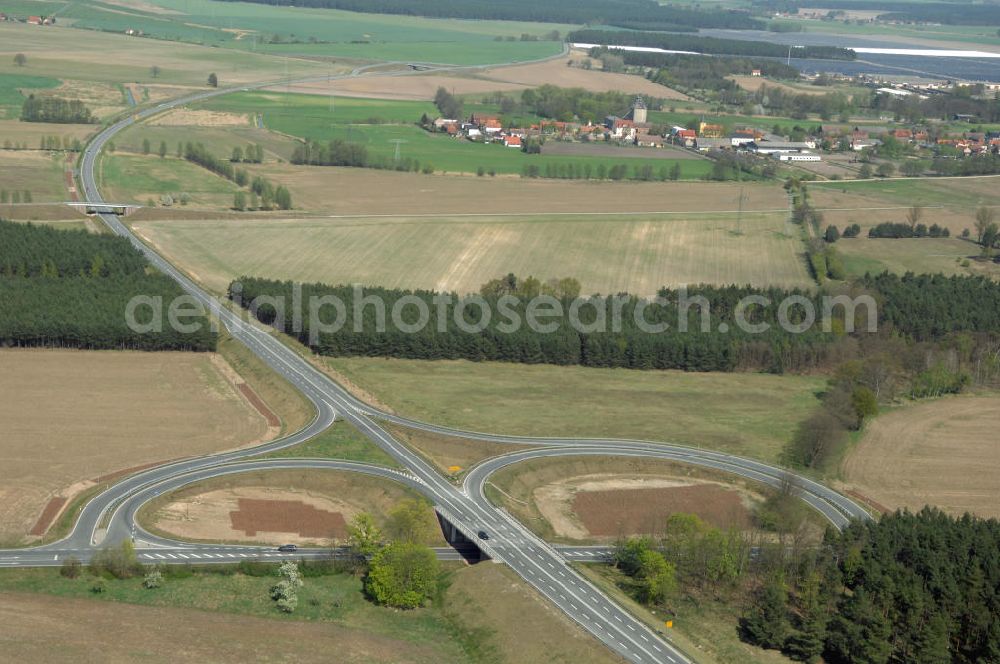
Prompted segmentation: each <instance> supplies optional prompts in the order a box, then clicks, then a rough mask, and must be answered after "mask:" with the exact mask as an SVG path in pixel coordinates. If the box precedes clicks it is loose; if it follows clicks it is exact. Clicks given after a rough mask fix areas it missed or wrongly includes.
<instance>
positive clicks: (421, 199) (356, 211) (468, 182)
mask: <svg viewBox="0 0 1000 664" xmlns="http://www.w3.org/2000/svg"><path fill="white" fill-rule="evenodd" d="M649 151H653V152H655V150H644V151H643V152H649ZM250 170H251V171H254V172H255V174H258V172H259V174H260V175H264V176H266V177H268V178H269V179H271V180H273V181H274V182H275V183H281V184H284V185H285V186H287V187H288V188H289V189H290V190H291V192H292V194H293V195H294V196H295V202H296V205H297V206H302V208H304V209H306V210H313V211H316V212H321V213H324V214H332V215H400V216H410V215H415V214H427V215H442V214H469V215H489V214H533V215H541V214H545V213H560V214H572V213H577V214H581V215H582V214H598V213H599V214H607V215H614V214H622V213H641V212H670V213H675V214H676V213H682V212H697V213H710V212H720V211H721V212H736V210H737V207H738V202H739V195H740V190H741V189H742V190H743V191H744V193H745V195H746V200H745V201H744V207H743V209H744V210H746V211H779V212H784V211H785V210H787V208H788V199H787V197H786V196H785V192H784V191H783V190H782V188H781V187H780V186H778V185H775V184H763V183H755V184H744V185H739V184H734V183H718V182H711V183H709V182H655V183H653V182H597V181H593V182H586V181H572V180H568V181H567V180H547V179H523V178H521V177H518V176H512V177H496V178H479V177H461V178H460V177H457V176H438V175H419V174H415V173H396V172H392V171H373V170H370V169H362V168H334V167H309V166H291V165H286V164H277V165H268V166H267V168H266V169H263V170H258V169H257V168H256V167H253V166H251V167H250Z"/></svg>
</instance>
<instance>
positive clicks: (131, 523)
mask: <svg viewBox="0 0 1000 664" xmlns="http://www.w3.org/2000/svg"><path fill="white" fill-rule="evenodd" d="M383 66H384V65H383ZM435 68H438V69H460V68H458V67H436V66H435ZM368 69H370V67H362V68H358V69H356V70H354V71H352V72H350V73H349V74H345V75H341V76H329V77H313V78H310V79H302V80H331V81H333V80H339V79H344V78H350V77H355V76H360V75H362V74H364V73H365V71H366V70H368ZM423 71H426V70H423ZM411 73H414V72H412V71H406V70H394V71H382V72H370V73H369V74H368V75H388V76H397V75H408V74H411ZM282 82H284V81H282ZM273 85H275V82H274V81H271V82H266V83H259V84H254V85H249V86H241V87H238V88H231V89H218V90H211V91H207V92H202V93H198V94H194V95H189V96H186V97H182V98H179V99H176V100H172V101H168V102H164V103H161V104H159V105H156V106H153V107H150V108H147V109H145V110H142V111H139V112H137V113H136V114H135V115H131V116H129V117H127V118H125V119H122V120H120V121H118V122H116V123H114V124H112V125H110V126H108V127H107V128H105V129H104V130H103V131H101V132H100V133H99V134H98V135H97V136H96V137H95V138H94V139H93V140H92V141H91V143H90V144H89V145H88V146H87V148H86V150H85V152H84V155H83V159H82V162H81V168H80V182H81V185H82V191H83V194H84V197H85V199H86V200H87V201H91V202H101V201H103V199H102V198H101V194H100V192H99V191H98V187H97V184H96V179H95V170H96V169H95V167H96V161H97V158H98V155H99V153H100V152H101V150H102V149H103V148H104V146H105V145H106V144H107V143H108V141H109V140H110V139H111V138H112V137H113V136H115V135H116V134H118V133H119V132H120V131H122V130H123V129H125V128H127V127H129V126H131V125H132V124H133V123H135V122H139V121H142V120H144V119H147V118H149V117H150V116H153V115H156V114H159V113H162V112H164V111H167V110H170V109H172V108H176V107H179V106H184V105H186V104H189V103H191V102H194V101H199V100H202V99H207V98H210V97H214V96H218V95H223V94H227V93H230V92H234V91H237V90H247V89H259V88H265V87H269V86H273ZM100 217H101V218H102V220H103V221H104V222H105V223H106V224H107V225H108V226H109V227H110V228H111V229H112V231H114V232H115V233H117V234H118V235H121V236H123V237H126V238H128V239H129V240H130V241H131V242H132V243H133V245H135V246H136V247H137V248H138V249H139V250H140V251H141V252H142V253H143V254H144V255H145V256H146V257H147V258H148V259H149V261H150V262H151V263H152V264H153V265H154V266H155V267H156V268H157V269H159V270H161V271H162V272H164V273H165V274H167V275H169V276H171V277H172V278H173V279H175V280H176V281H177V282H178V283H179V284H180V286H181V287H182V288H183V290H184V291H185V292H186V293H188V294H189V295H190V296H191V297H193V298H194V299H195V300H197V302H198V303H200V304H201V305H202V306H203V307H204V308H205V309H206V310H207V311H209V312H211V313H212V315H213V316H215V317H216V318H217V319H218V320H219V321H221V324H222V325H224V326H225V327H226V329H227V330H228V331H229V333H230V334H231V335H232V336H233V337H234V338H236V339H238V340H239V341H240V342H242V343H244V344H245V345H246V346H247V347H248V348H249V349H250V350H251V351H252V352H253V353H255V354H256V355H257V356H258V357H259V358H260V359H261V360H263V361H264V362H265V363H267V364H268V365H269V366H270V367H271V369H273V370H274V371H275V372H277V373H278V374H279V375H281V376H282V377H284V378H285V379H287V380H288V381H289V382H290V383H291V384H293V385H294V386H295V387H296V388H297V389H298V390H300V391H301V392H302V393H303V394H304V395H305V396H306V398H308V399H309V400H310V401H311V402H312V403H313V405H314V406H315V409H316V417H315V419H314V420H313V421H312V422H311V423H310V424H309V425H308V426H306V427H305V428H303V429H302V430H300V431H298V432H295V433H293V434H291V435H289V436H286V437H284V438H281V439H279V440H276V441H272V442H270V443H267V444H264V445H261V446H258V447H254V448H250V449H244V450H239V451H234V452H228V453H224V454H217V455H211V456H205V457H200V458H195V459H186V460H182V461H177V462H173V463H169V464H165V465H163V466H159V467H156V468H153V469H150V470H146V471H143V472H139V473H137V474H135V475H132V476H130V477H127V478H125V479H123V480H122V481H121V482H118V483H117V484H115V485H114V486H112V487H110V488H108V489H106V490H105V491H103V492H102V493H100V494H99V495H97V496H95V497H94V498H93V499H91V500H90V501H89V502H88V503H87V504H86V505H84V507H83V508H82V511H81V513H80V515H79V517H78V519H77V521H76V523H75V525H74V527H73V529H72V531H71V532H70V533H69V535H67V537H65V538H64V539H62V540H60V541H58V542H55V543H52V544H49V545H45V546H39V547H34V548H25V549H12V550H0V567H11V566H44V565H58V564H60V560H61V559H63V558H65V557H66V556H69V555H73V556H75V557H77V558H80V559H82V560H87V559H89V557H90V556H91V555H93V553H94V552H95V551H96V550H97V549H98V548H99V547H100V546H102V545H106V544H109V543H116V542H119V541H121V540H123V539H126V538H129V537H131V538H133V539H134V540H135V542H136V549H137V553H138V556H139V559H140V560H141V561H142V562H148V563H153V562H157V563H165V564H171V563H194V562H197V563H207V562H212V563H225V562H229V563H232V562H238V561H239V560H243V559H255V560H259V559H264V560H270V559H275V560H277V559H280V558H282V557H295V558H300V557H319V556H329V555H331V552H330V551H329V550H326V551H324V552H315V551H299V552H297V553H295V554H280V553H278V552H276V551H275V550H274V549H265V548H263V547H250V546H219V545H208V544H191V543H182V542H174V541H170V540H165V539H163V538H161V537H157V536H155V535H153V534H151V533H149V532H147V531H145V530H144V529H143V528H142V527H141V526H140V525H139V524H137V523H136V519H135V516H136V513H137V511H138V510H139V509H140V508H141V507H142V505H143V504H145V503H147V502H148V501H149V500H152V499H153V498H154V497H156V496H158V495H160V494H162V493H164V492H169V491H173V490H175V489H177V488H180V487H182V486H185V485H187V484H190V483H193V482H197V481H201V480H204V479H208V478H212V477H218V476H221V475H225V474H230V473H242V472H249V471H257V470H265V469H280V468H286V469H287V468H295V469H304V468H311V469H334V470H346V471H352V472H361V473H368V474H371V475H377V476H380V477H384V478H387V479H391V480H394V481H398V482H400V483H402V484H405V485H407V486H410V487H412V488H414V489H416V490H418V491H420V492H422V493H423V494H424V495H426V496H427V497H428V498H429V499H430V500H431V501H432V502H433V503H434V505H435V506H436V508H437V509H438V512H439V514H442V515H444V516H446V518H447V519H448V520H449V521H450V522H451V523H452V524H454V525H455V526H456V527H457V528H458V529H459V530H460V531H461V532H463V533H464V534H465V535H466V536H468V537H469V538H470V539H472V540H475V539H476V533H477V532H478V531H480V530H485V531H487V532H488V533H489V534H490V539H489V540H488V541H486V542H478V544H479V546H480V547H481V548H482V549H483V550H484V553H485V554H487V555H488V556H489V557H490V558H492V559H493V560H495V561H497V562H500V563H504V564H507V565H509V566H510V567H511V568H512V569H513V570H514V571H515V572H516V573H517V574H518V575H519V576H520V577H521V578H523V579H524V580H525V581H526V582H527V583H529V584H530V585H531V586H533V587H534V588H535V589H536V590H537V591H538V592H540V593H541V594H542V595H544V596H545V597H546V598H547V599H548V600H549V601H551V602H552V603H553V604H554V605H555V606H557V607H558V608H559V609H561V610H562V611H563V612H565V613H566V615H568V616H569V617H570V618H572V619H573V620H574V621H576V622H577V623H578V624H579V625H580V626H581V627H582V628H583V629H585V630H586V631H588V632H589V633H590V634H592V635H593V636H595V637H596V638H597V639H599V640H600V641H601V642H603V643H604V644H605V645H606V646H607V647H609V648H610V649H611V650H613V651H614V652H616V653H618V654H619V655H621V656H622V657H623V658H624V659H625V660H627V661H630V662H644V663H645V662H650V663H652V662H675V663H680V662H690V661H692V660H691V658H690V657H689V656H688V655H686V654H684V653H682V652H681V651H680V650H678V649H677V648H676V647H675V646H673V645H671V644H670V643H669V642H668V641H667V640H665V639H664V638H663V636H661V634H659V633H658V632H657V631H655V630H653V629H651V628H650V627H649V626H648V625H647V624H646V623H644V622H642V621H640V620H638V619H637V618H635V617H634V616H632V614H630V613H629V612H627V611H626V610H624V609H623V608H622V607H621V606H619V605H618V604H617V603H616V602H614V601H613V600H611V599H610V598H608V597H607V596H606V595H605V594H604V593H602V592H601V591H600V590H598V589H597V588H596V587H595V586H594V585H593V584H591V583H590V582H589V581H587V580H586V579H585V578H584V577H582V576H581V575H580V574H579V573H577V572H576V571H575V570H574V569H573V568H572V567H571V566H570V564H569V563H570V561H573V560H579V561H582V560H599V559H603V558H604V557H605V556H606V554H607V552H606V550H605V549H602V548H600V547H597V548H589V547H562V548H556V547H553V546H550V545H549V544H547V543H546V542H544V541H542V540H541V539H540V538H539V537H537V536H536V535H534V534H533V533H531V532H530V531H529V530H528V529H527V528H525V527H524V526H523V525H522V524H521V523H519V522H518V521H517V520H516V519H514V518H513V517H512V516H510V515H509V514H508V513H507V512H506V511H504V510H503V509H500V508H497V507H496V506H494V505H493V504H491V503H490V501H489V500H487V499H486V497H485V495H484V487H485V484H486V482H487V481H488V480H489V477H490V476H491V475H492V473H494V472H496V471H497V470H499V469H501V468H504V467H507V466H509V465H511V464H514V463H518V462H521V461H525V460H528V459H537V458H542V457H556V456H571V455H572V456H579V455H614V456H632V457H644V458H661V459H669V460H674V461H680V462H684V463H691V464H694V465H699V466H704V467H709V468H714V469H718V470H722V471H725V472H730V473H733V474H735V475H739V476H742V477H745V478H748V479H751V480H755V481H760V482H763V483H765V484H769V485H771V486H780V485H781V484H782V483H783V482H784V481H786V478H787V477H788V475H787V473H786V472H785V471H783V470H782V469H779V468H776V467H773V466H768V465H767V464H763V463H760V462H757V461H752V460H748V459H742V458H739V457H735V456H731V455H727V454H721V453H717V452H711V451H706V450H700V449H696V448H691V447H684V446H676V445H667V444H662V443H653V442H644V441H621V440H610V439H599V440H597V439H594V440H591V439H587V440H580V439H570V438H526V437H513V436H503V435H496V434H486V433H475V432H465V431H457V430H453V429H449V428H446V427H439V426H435V425H433V424H427V423H423V422H417V421H413V420H410V419H408V418H405V417H400V416H398V415H395V414H391V413H386V412H383V411H381V410H379V409H377V408H374V407H372V406H371V405H369V404H367V403H365V402H363V401H361V400H359V399H358V398H356V397H355V396H354V395H352V394H351V393H349V392H348V391H347V390H345V389H344V388H343V387H342V386H340V385H339V384H338V383H336V382H334V381H333V380H332V379H331V378H330V377H329V376H327V375H326V374H324V373H322V372H321V371H319V370H318V369H316V368H315V367H314V366H313V365H312V364H311V363H310V362H309V361H308V360H307V359H305V358H304V357H302V356H300V355H299V354H298V353H297V352H295V351H294V350H292V349H291V348H289V347H288V346H286V345H285V344H284V343H283V342H282V341H281V340H280V339H279V338H278V337H277V336H275V335H274V334H273V333H272V332H271V331H270V330H267V329H264V328H263V327H262V326H260V325H259V324H258V323H257V322H256V321H253V320H249V319H248V318H246V316H245V313H244V312H235V311H233V310H232V309H230V308H229V307H228V306H226V305H225V304H224V303H220V302H219V301H218V300H217V299H216V298H215V297H214V296H213V295H211V294H210V293H208V292H207V291H205V290H204V289H203V288H201V287H200V286H199V285H198V284H196V283H195V282H194V281H192V280H191V279H189V278H188V277H187V275H185V274H184V273H183V272H182V271H180V270H179V269H178V268H176V267H174V266H173V265H172V264H170V263H169V262H168V261H166V260H165V259H164V258H163V257H162V256H160V255H159V254H157V253H156V252H155V251H153V250H152V249H151V248H149V247H148V246H146V245H145V244H143V243H142V242H141V241H140V240H139V239H138V238H137V237H136V236H135V235H134V234H133V233H132V232H131V230H130V229H129V228H128V227H127V226H125V225H124V224H123V223H122V222H121V220H120V219H119V218H118V217H117V216H115V215H112V214H101V215H100ZM337 417H340V418H342V419H344V420H346V421H347V422H348V423H350V424H351V425H352V426H354V427H356V428H357V429H358V430H359V431H360V432H361V433H363V434H364V435H365V436H366V437H368V438H369V439H370V440H371V441H372V442H373V443H375V444H376V445H378V446H379V447H380V448H382V449H383V450H384V451H385V452H387V453H388V454H389V455H390V456H391V457H392V458H393V459H395V460H396V461H397V462H398V463H399V464H400V466H401V467H402V468H403V469H404V470H394V469H389V468H383V467H379V466H373V465H368V464H361V463H354V462H348V461H336V460H330V459H259V458H253V457H259V456H260V455H262V454H267V453H269V452H273V451H275V450H279V449H283V448H287V447H291V446H294V445H297V444H299V443H301V442H303V441H305V440H307V439H309V438H311V437H313V436H315V435H316V434H318V433H320V432H321V431H323V430H324V429H326V428H327V427H328V426H330V425H331V424H332V423H333V422H334V420H335V419H336V418H337ZM383 421H387V422H392V423H395V424H400V425H405V426H408V427H412V428H416V429H421V430H424V431H430V432H434V433H440V434H445V435H451V436H459V437H463V438H467V439H471V440H484V441H490V442H496V443H510V444H517V445H520V446H523V445H529V446H532V447H533V449H529V450H519V451H516V452H514V453H511V454H506V455H502V456H499V457H495V458H493V459H489V460H487V461H485V462H483V463H481V464H479V465H477V466H475V467H473V468H472V469H471V470H470V471H469V473H468V474H467V475H466V477H465V480H464V483H463V485H462V486H461V487H459V486H455V485H454V484H452V483H451V482H450V481H449V480H448V479H447V478H445V477H443V476H442V475H441V474H440V473H439V472H438V471H437V470H436V469H435V468H433V467H432V466H431V465H430V464H429V463H427V462H426V461H425V460H424V459H423V458H422V457H421V456H419V455H418V454H416V453H415V452H413V451H412V450H411V449H409V448H408V447H406V446H405V445H403V444H401V443H400V442H399V441H397V440H396V439H395V438H393V437H392V436H391V435H390V434H389V433H388V432H387V431H386V430H385V429H384V428H383V427H382V426H381V425H380V422H383ZM794 481H795V484H796V487H797V490H798V492H799V495H800V497H801V498H802V499H803V500H805V501H806V502H807V503H808V504H809V505H810V506H811V507H813V508H814V509H816V510H818V511H819V512H821V513H822V514H823V515H824V516H826V518H827V519H829V520H830V522H831V523H832V524H833V525H835V526H836V527H838V528H841V527H843V526H844V525H845V524H847V523H848V522H849V521H850V520H851V519H855V518H860V519H867V518H870V517H869V516H868V514H867V513H866V512H865V511H864V510H863V509H862V508H861V507H860V506H858V505H857V504H856V503H854V502H853V501H851V500H850V499H848V498H846V497H845V496H842V495H841V494H839V493H837V492H835V491H832V490H831V489H829V488H827V487H825V486H823V485H820V484H817V483H815V482H812V481H810V480H808V479H806V478H801V477H796V478H794ZM439 555H441V556H442V557H457V554H456V553H449V552H447V551H444V550H442V551H439Z"/></svg>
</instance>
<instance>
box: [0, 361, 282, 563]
mask: <svg viewBox="0 0 1000 664" xmlns="http://www.w3.org/2000/svg"><path fill="white" fill-rule="evenodd" d="M216 362H221V360H218V359H217V360H215V361H214V362H213V359H212V356H211V355H209V354H198V353H138V352H126V351H122V352H112V351H107V352H105V351H75V350H3V351H0V366H2V367H3V371H0V393H2V394H3V395H4V399H3V402H2V403H0V420H2V421H3V423H4V435H3V436H2V438H0V467H3V469H4V472H3V480H2V484H0V541H3V542H5V543H14V542H18V541H20V540H22V539H23V538H24V537H25V535H26V534H27V533H28V532H29V530H31V529H32V527H33V526H34V525H36V523H38V522H39V518H40V515H42V512H43V510H44V509H45V507H46V506H47V505H49V504H50V503H51V501H52V500H53V499H58V498H60V497H63V498H70V497H72V496H73V495H76V494H77V493H78V492H80V491H83V490H85V489H86V488H87V487H89V486H92V485H93V484H94V483H95V481H96V480H97V479H98V478H100V477H101V476H107V475H110V474H113V473H115V472H116V471H119V470H122V469H124V468H135V467H137V466H143V465H148V464H151V463H156V462H162V461H165V460H168V459H174V458H178V457H184V456H189V455H202V454H208V453H211V452H218V451H221V450H225V449H231V448H235V447H239V446H242V445H246V444H248V443H252V442H258V441H260V440H262V439H264V438H265V437H266V436H267V435H268V434H269V430H268V428H267V425H266V423H265V421H264V419H263V418H262V417H261V416H260V415H258V414H257V413H256V412H255V411H254V410H253V408H252V407H251V406H250V404H249V403H247V402H246V400H245V399H243V398H242V397H241V396H240V395H239V393H238V392H237V390H236V388H235V387H234V386H233V385H232V383H231V382H230V381H229V380H228V379H227V378H226V377H225V375H224V374H223V373H222V372H221V371H220V370H219V369H218V368H217V364H216ZM136 431H142V435H141V436H136V434H135V432H136ZM43 461H44V463H43ZM49 517H51V518H54V517H55V515H49Z"/></svg>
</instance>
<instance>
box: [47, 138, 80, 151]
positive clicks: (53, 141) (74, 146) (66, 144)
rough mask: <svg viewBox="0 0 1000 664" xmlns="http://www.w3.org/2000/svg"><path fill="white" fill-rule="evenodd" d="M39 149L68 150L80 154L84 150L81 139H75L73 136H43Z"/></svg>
mask: <svg viewBox="0 0 1000 664" xmlns="http://www.w3.org/2000/svg"><path fill="white" fill-rule="evenodd" d="M38 147H39V149H41V150H67V151H70V152H79V151H80V150H82V149H83V143H81V142H80V139H79V138H74V137H72V136H63V137H62V138H60V137H59V136H42V138H41V139H40V141H39V146H38Z"/></svg>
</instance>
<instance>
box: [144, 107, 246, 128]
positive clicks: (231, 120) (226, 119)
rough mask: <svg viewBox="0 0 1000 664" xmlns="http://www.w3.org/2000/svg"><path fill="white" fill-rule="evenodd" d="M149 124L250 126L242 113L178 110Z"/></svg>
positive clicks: (171, 125)
mask: <svg viewBox="0 0 1000 664" xmlns="http://www.w3.org/2000/svg"><path fill="white" fill-rule="evenodd" d="M149 124H151V125H160V126H166V127H183V126H192V125H193V126H196V127H241V126H247V125H249V124H250V116H248V115H245V114H242V113H225V112H223V111H205V110H193V109H188V108H178V109H174V110H172V111H170V112H169V113H164V114H162V115H158V116H156V117H155V118H153V119H152V120H151V121H150V123H149Z"/></svg>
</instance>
